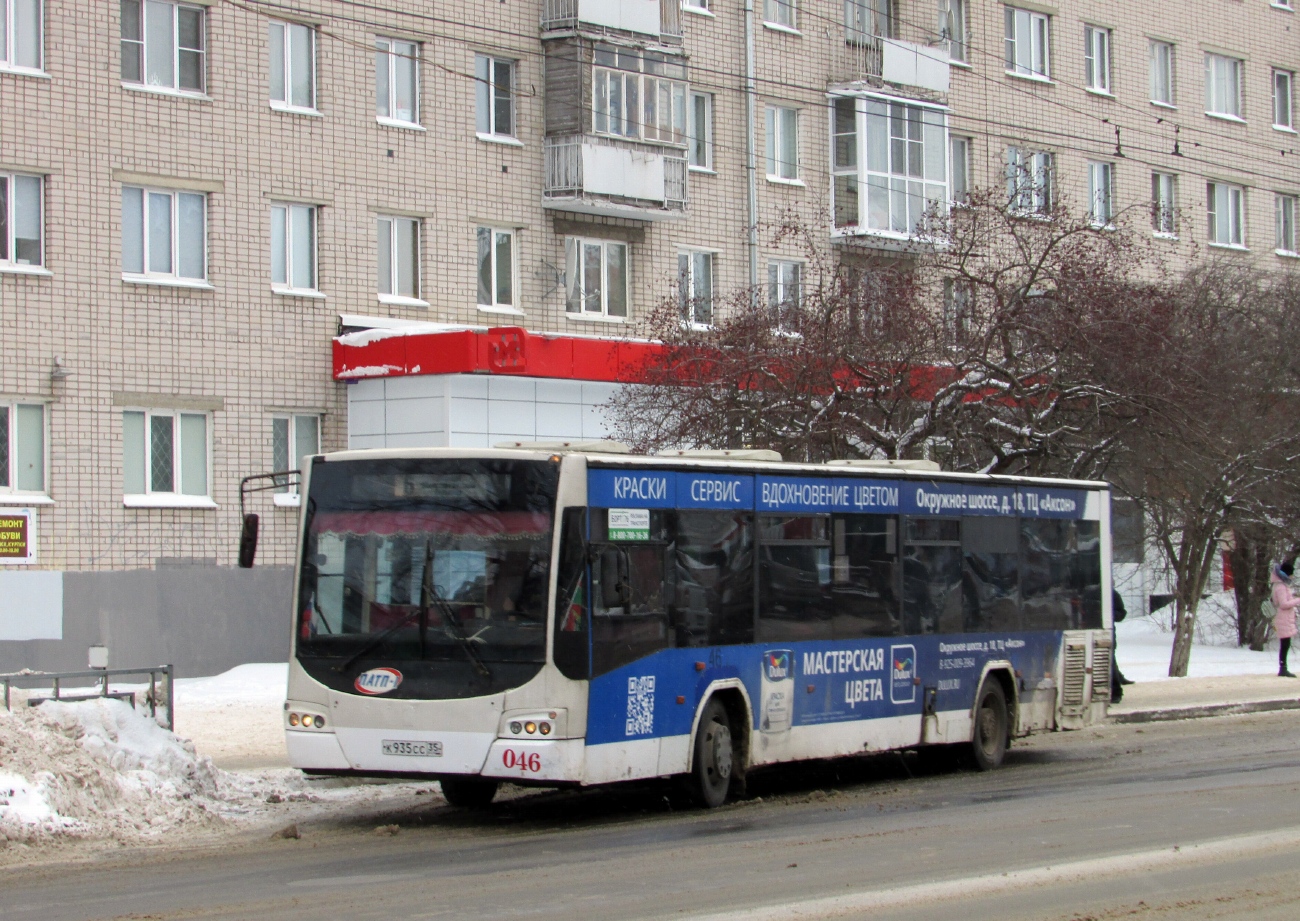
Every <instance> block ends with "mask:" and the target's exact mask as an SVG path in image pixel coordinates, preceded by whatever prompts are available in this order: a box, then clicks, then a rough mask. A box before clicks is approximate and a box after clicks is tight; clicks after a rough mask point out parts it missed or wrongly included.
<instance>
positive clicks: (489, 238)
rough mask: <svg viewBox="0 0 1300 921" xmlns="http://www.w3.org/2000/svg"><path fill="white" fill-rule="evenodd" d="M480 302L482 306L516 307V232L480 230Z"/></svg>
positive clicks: (491, 229)
mask: <svg viewBox="0 0 1300 921" xmlns="http://www.w3.org/2000/svg"><path fill="white" fill-rule="evenodd" d="M478 303H479V306H480V307H515V306H517V305H516V304H515V232H514V231H513V230H501V229H499V228H495V227H480V228H479V229H478Z"/></svg>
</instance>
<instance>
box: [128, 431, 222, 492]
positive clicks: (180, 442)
mask: <svg viewBox="0 0 1300 921" xmlns="http://www.w3.org/2000/svg"><path fill="white" fill-rule="evenodd" d="M129 415H138V416H140V417H141V420H140V421H141V423H142V430H141V431H140V432H139V435H140V436H142V437H143V443H137V444H136V445H135V448H137V449H140V450H142V451H143V454H142V455H141V457H140V461H141V463H142V465H143V467H142V469H141V470H140V471H139V473H140V474H141V476H142V478H143V482H141V483H140V484H138V485H141V486H143V487H144V489H143V491H129V490H130V487H131V486H133V485H137V484H132V483H129V482H127V477H128V476H129V475H130V471H128V469H127V454H126V452H127V451H128V450H130V449H129V448H128V445H127V441H128V439H129V438H131V437H132V433H130V432H129V431H128V427H129V426H128V419H127V417H128V416H129ZM121 418H122V477H123V483H122V504H123V505H125V506H127V507H128V508H216V507H217V505H216V503H215V502H213V501H212V440H213V439H212V413H210V412H205V411H203V410H190V409H159V408H144V407H132V408H127V409H124V410H123V411H122V414H121ZM163 418H170V419H171V420H172V424H171V440H172V445H171V470H170V476H171V485H172V488H171V489H159V488H156V487H155V486H154V474H155V470H154V466H153V454H154V441H153V439H154V424H153V420H154V419H163ZM187 418H188V419H196V418H197V419H202V420H203V491H202V492H185V491H184V489H185V487H186V483H185V460H186V458H185V456H184V455H185V420H186V419H187Z"/></svg>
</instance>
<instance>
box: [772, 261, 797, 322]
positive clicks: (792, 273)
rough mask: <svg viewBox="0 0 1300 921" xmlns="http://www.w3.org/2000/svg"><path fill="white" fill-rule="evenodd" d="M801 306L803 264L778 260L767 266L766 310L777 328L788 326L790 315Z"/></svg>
mask: <svg viewBox="0 0 1300 921" xmlns="http://www.w3.org/2000/svg"><path fill="white" fill-rule="evenodd" d="M802 304H803V263H802V262H792V261H786V260H779V261H774V262H769V263H768V264H767V308H768V310H770V311H771V312H772V319H773V322H775V323H776V325H777V326H789V325H790V315H791V314H792V313H794V312H796V311H798V310H799V307H800V306H801V305H802Z"/></svg>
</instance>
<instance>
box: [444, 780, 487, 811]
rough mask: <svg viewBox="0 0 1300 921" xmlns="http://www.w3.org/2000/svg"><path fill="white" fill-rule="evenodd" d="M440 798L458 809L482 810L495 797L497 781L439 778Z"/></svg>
mask: <svg viewBox="0 0 1300 921" xmlns="http://www.w3.org/2000/svg"><path fill="white" fill-rule="evenodd" d="M438 783H439V785H440V786H441V787H442V797H443V799H445V800H446V801H447V803H448V805H451V806H455V807H457V808H458V809H483V808H485V807H486V806H487V805H488V804H490V803H491V802H492V797H494V796H496V795H497V786H498V784H497V781H495V780H482V779H480V778H477V777H440V778H439V779H438Z"/></svg>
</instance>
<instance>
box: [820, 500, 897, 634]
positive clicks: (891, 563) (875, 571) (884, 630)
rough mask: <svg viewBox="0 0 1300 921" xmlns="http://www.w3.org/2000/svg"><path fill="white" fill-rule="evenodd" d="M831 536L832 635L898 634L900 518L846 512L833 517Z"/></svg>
mask: <svg viewBox="0 0 1300 921" xmlns="http://www.w3.org/2000/svg"><path fill="white" fill-rule="evenodd" d="M833 536H834V540H833V542H832V543H833V547H832V551H833V553H832V560H831V591H832V594H833V595H834V605H835V619H834V625H833V627H832V634H833V636H834V638H835V639H853V638H856V637H864V636H897V635H899V634H901V633H902V632H903V624H902V621H901V619H900V615H901V613H902V611H901V609H900V605H899V598H898V580H899V571H898V519H897V518H896V517H895V516H893V515H846V516H844V517H843V518H836V519H835V522H834V535H833Z"/></svg>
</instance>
